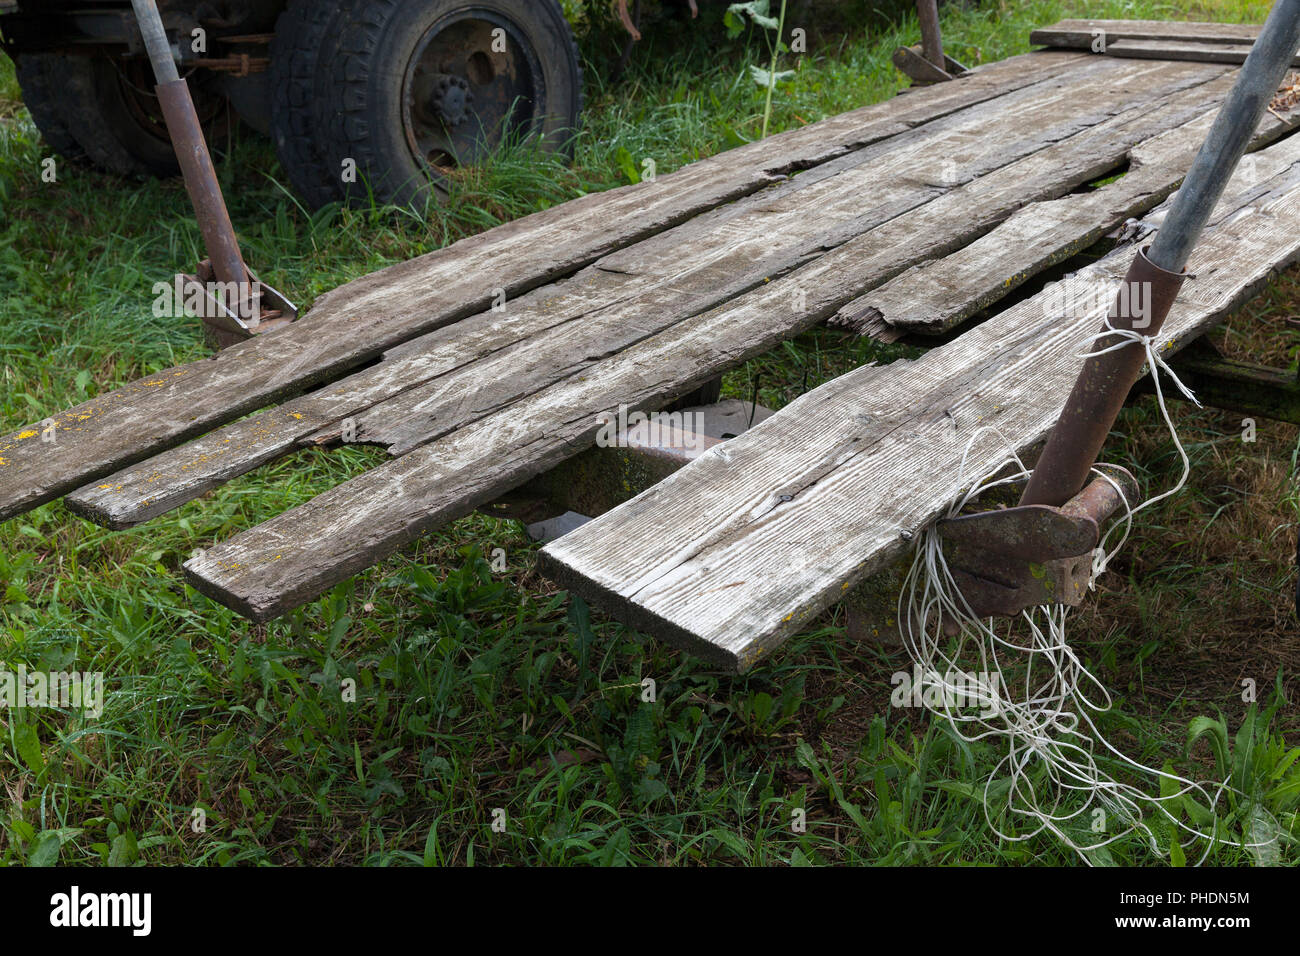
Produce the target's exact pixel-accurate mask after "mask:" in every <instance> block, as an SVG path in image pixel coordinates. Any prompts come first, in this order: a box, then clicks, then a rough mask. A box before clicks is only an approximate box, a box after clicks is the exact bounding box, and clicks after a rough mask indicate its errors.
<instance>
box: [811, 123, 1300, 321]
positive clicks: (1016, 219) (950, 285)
mask: <svg viewBox="0 0 1300 956" xmlns="http://www.w3.org/2000/svg"><path fill="white" fill-rule="evenodd" d="M1214 115H1215V114H1214V113H1213V112H1210V113H1206V114H1204V115H1203V116H1201V117H1199V118H1198V119H1196V120H1193V121H1192V122H1190V123H1188V124H1186V125H1184V126H1181V127H1178V128H1176V129H1172V130H1169V131H1168V132H1165V133H1162V134H1161V135H1159V136H1156V137H1154V138H1153V139H1151V140H1149V141H1147V142H1144V143H1139V144H1138V145H1137V146H1135V147H1134V148H1133V150H1132V151H1131V152H1130V154H1129V169H1128V171H1127V173H1126V174H1125V175H1124V176H1123V177H1121V178H1120V179H1118V180H1116V181H1115V182H1111V183H1107V184H1106V185H1104V186H1102V187H1101V188H1100V189H1096V190H1090V191H1086V192H1080V193H1073V194H1071V195H1068V196H1064V197H1062V198H1060V199H1052V200H1047V201H1044V202H1036V203H1031V204H1029V205H1027V206H1025V207H1024V208H1023V209H1021V210H1019V211H1018V212H1016V213H1015V214H1014V215H1013V216H1011V217H1010V218H1009V219H1008V220H1007V221H1006V222H1004V223H1002V224H1001V225H999V226H998V227H997V228H996V229H994V230H992V231H991V232H989V233H988V234H986V235H984V236H981V237H980V238H979V239H977V240H975V241H974V242H972V243H971V244H969V245H967V246H963V247H962V248H961V249H958V250H957V251H956V252H953V253H952V254H950V255H948V256H945V257H943V258H942V259H932V260H929V261H926V262H922V263H918V264H917V265H915V266H912V267H911V268H910V269H908V270H907V271H906V272H903V273H900V274H899V275H898V276H895V277H894V278H893V279H891V280H889V282H887V283H885V284H884V285H882V286H880V288H878V289H873V290H872V291H871V292H869V293H867V295H865V296H863V297H862V298H860V299H858V300H857V301H855V302H852V303H850V304H849V305H847V306H845V307H844V308H843V309H841V310H840V312H839V313H838V314H837V315H836V316H835V317H834V318H833V319H831V321H830V324H831V325H834V326H839V327H842V328H847V329H850V330H852V331H855V332H858V333H859V334H862V335H870V336H872V337H873V338H876V339H877V340H879V341H884V342H890V341H896V340H897V339H898V338H899V337H900V336H901V335H903V334H904V333H916V334H921V335H942V334H944V333H946V332H949V331H951V330H952V329H953V328H955V327H956V326H958V325H960V324H961V323H962V322H964V321H965V320H967V319H968V318H970V317H971V316H973V315H975V314H976V313H977V312H979V311H981V310H983V309H985V308H988V307H989V306H991V305H993V304H994V303H996V302H998V301H1000V300H1001V299H1002V298H1004V297H1005V296H1007V295H1008V294H1009V293H1011V292H1012V291H1014V290H1015V289H1016V288H1018V287H1019V286H1021V285H1022V284H1023V283H1025V282H1026V281H1028V280H1029V279H1030V278H1031V277H1033V276H1034V275H1037V274H1038V273H1040V272H1042V271H1043V270H1045V269H1047V268H1050V267H1051V266H1054V265H1056V264H1058V263H1060V262H1064V261H1065V260H1066V259H1068V258H1070V256H1072V255H1074V254H1075V253H1076V252H1079V251H1081V250H1083V249H1086V248H1087V247H1089V246H1091V245H1092V244H1093V243H1095V242H1096V241H1097V240H1098V239H1100V238H1101V237H1102V236H1104V235H1106V234H1107V233H1109V232H1111V231H1112V230H1114V229H1115V228H1116V227H1118V226H1120V225H1122V224H1123V223H1124V222H1125V221H1126V220H1128V219H1130V218H1134V217H1138V216H1140V215H1142V214H1143V213H1145V212H1147V211H1148V210H1150V209H1152V208H1153V207H1155V206H1156V205H1157V204H1158V203H1160V202H1161V201H1163V200H1164V199H1165V197H1166V196H1168V195H1169V194H1170V193H1171V192H1173V190H1174V189H1175V188H1176V187H1177V186H1178V184H1179V183H1180V182H1181V180H1182V177H1183V173H1184V172H1185V171H1186V170H1187V169H1188V168H1190V166H1191V163H1192V159H1193V158H1194V157H1195V155H1196V153H1197V151H1198V150H1199V149H1200V147H1201V144H1202V142H1203V141H1204V139H1205V136H1206V134H1207V132H1208V131H1209V128H1210V125H1211V123H1213V121H1214ZM1297 123H1300V110H1296V109H1292V110H1290V111H1288V112H1287V113H1285V114H1282V113H1279V114H1276V115H1273V114H1266V115H1265V117H1264V119H1263V121H1262V122H1261V124H1260V128H1259V130H1258V131H1257V132H1256V134H1255V138H1254V139H1253V141H1252V142H1251V149H1259V148H1261V147H1263V146H1265V145H1267V144H1269V143H1271V142H1273V141H1274V140H1276V139H1277V138H1278V137H1279V136H1281V135H1282V134H1283V133H1286V132H1289V131H1290V130H1293V129H1295V128H1296V125H1297ZM1277 162H1278V160H1276V159H1271V158H1270V157H1269V156H1268V155H1267V154H1255V153H1252V154H1249V155H1247V156H1246V157H1245V158H1243V160H1242V162H1241V165H1240V166H1239V168H1238V169H1237V172H1236V175H1235V177H1234V183H1235V184H1236V186H1237V187H1239V188H1245V187H1246V186H1249V185H1252V184H1253V183H1256V182H1259V181H1261V180H1263V179H1266V178H1268V177H1270V176H1272V175H1273V174H1275V173H1276V172H1277V169H1276V168H1274V167H1275V166H1276V164H1277Z"/></svg>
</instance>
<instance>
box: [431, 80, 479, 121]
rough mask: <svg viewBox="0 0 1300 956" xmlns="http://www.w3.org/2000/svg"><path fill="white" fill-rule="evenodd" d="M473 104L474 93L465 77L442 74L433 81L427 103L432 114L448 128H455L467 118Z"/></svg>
mask: <svg viewBox="0 0 1300 956" xmlns="http://www.w3.org/2000/svg"><path fill="white" fill-rule="evenodd" d="M473 104H474V94H473V93H472V92H471V91H470V88H469V82H468V81H466V80H465V79H463V78H461V77H459V76H449V75H447V74H443V75H441V76H439V77H438V79H437V81H436V82H435V83H434V85H433V95H432V97H431V98H430V103H429V105H430V107H432V109H433V114H434V115H435V116H437V117H438V119H440V120H442V122H443V123H445V124H446V125H447V127H448V128H449V129H455V128H456V127H457V126H460V125H461V124H462V123H464V122H465V120H467V119H469V115H470V112H471V107H472V106H473Z"/></svg>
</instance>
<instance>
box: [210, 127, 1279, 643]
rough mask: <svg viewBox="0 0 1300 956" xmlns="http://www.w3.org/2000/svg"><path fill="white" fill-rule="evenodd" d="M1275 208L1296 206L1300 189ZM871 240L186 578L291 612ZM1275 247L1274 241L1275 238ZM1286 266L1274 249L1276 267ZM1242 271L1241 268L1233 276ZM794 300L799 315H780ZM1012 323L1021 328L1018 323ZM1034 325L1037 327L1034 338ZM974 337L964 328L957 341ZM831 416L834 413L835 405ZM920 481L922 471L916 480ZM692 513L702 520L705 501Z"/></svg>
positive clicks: (522, 476)
mask: <svg viewBox="0 0 1300 956" xmlns="http://www.w3.org/2000/svg"><path fill="white" fill-rule="evenodd" d="M1283 145H1285V144H1283ZM981 182H982V180H977V181H976V183H974V184H971V185H972V186H976V185H978V184H979V183H981ZM945 198H947V197H945ZM967 198H969V197H967ZM1286 198H1287V201H1288V202H1291V203H1300V190H1293V191H1292V192H1291V193H1288V194H1287V197H1286ZM1292 211H1293V209H1292V207H1291V206H1287V207H1286V208H1285V209H1282V208H1280V207H1279V208H1278V209H1275V210H1268V211H1265V210H1258V209H1257V210H1255V211H1254V212H1253V213H1252V214H1243V215H1242V216H1241V217H1239V222H1238V223H1234V224H1233V226H1232V227H1231V229H1232V230H1233V231H1232V232H1229V230H1228V228H1224V229H1222V230H1221V231H1220V234H1219V238H1218V240H1217V241H1218V243H1219V244H1220V246H1222V247H1226V248H1227V249H1228V250H1229V251H1230V252H1233V253H1236V252H1241V253H1243V254H1245V255H1247V259H1248V261H1249V262H1252V263H1253V262H1254V260H1255V259H1256V258H1261V257H1263V256H1262V253H1261V252H1260V250H1259V249H1254V248H1250V247H1249V244H1243V243H1242V242H1241V241H1240V240H1241V236H1240V235H1239V233H1242V232H1243V230H1247V231H1248V230H1249V229H1250V228H1251V223H1254V222H1256V220H1259V221H1263V220H1267V226H1258V225H1256V231H1262V232H1263V233H1264V234H1265V238H1267V237H1268V235H1269V234H1270V230H1271V231H1272V233H1273V234H1275V233H1276V232H1277V230H1278V225H1277V222H1278V219H1279V216H1281V214H1282V213H1283V212H1287V213H1290V212H1292ZM1251 235H1252V236H1253V233H1251ZM881 238H882V237H880V236H879V235H876V236H872V237H870V238H868V237H860V238H859V239H857V240H854V241H852V242H850V243H846V244H845V245H844V246H843V247H841V248H840V249H837V250H835V251H834V252H831V253H828V254H827V255H825V256H823V257H821V258H820V259H817V260H815V261H813V262H812V263H810V264H808V265H806V266H803V267H802V268H800V269H798V270H796V271H794V272H792V273H791V274H790V275H788V276H785V277H782V278H780V279H776V280H774V281H773V282H771V283H769V284H767V285H765V286H761V287H759V288H757V289H755V290H753V291H752V292H749V293H747V294H746V295H744V296H741V297H739V298H738V299H735V300H733V301H732V302H730V303H728V304H726V305H724V306H721V307H719V308H717V309H714V310H711V311H710V312H707V313H704V314H703V315H699V316H694V317H692V318H691V319H688V320H686V321H685V322H682V323H679V324H678V325H676V326H674V327H673V328H671V329H670V330H667V331H666V332H663V333H660V334H658V335H655V336H652V337H651V338H649V339H646V340H645V341H643V342H640V343H638V344H637V345H635V346H633V347H632V348H629V349H626V350H624V351H622V352H619V353H618V354H616V355H614V356H612V357H610V358H609V359H607V360H606V361H605V362H604V363H602V364H601V367H600V369H599V374H591V375H577V376H573V377H571V378H568V379H565V380H564V381H562V382H559V383H557V384H555V385H552V386H550V387H549V388H546V389H544V390H542V391H540V392H537V393H534V394H532V395H529V396H528V397H527V398H525V399H523V400H521V401H519V402H517V403H515V404H513V405H511V406H509V407H507V408H505V409H502V410H500V411H498V412H496V413H494V414H491V415H488V416H486V417H485V418H482V419H480V420H479V421H476V422H474V423H472V424H470V425H468V426H466V427H464V428H462V429H459V430H458V431H456V432H453V433H452V434H450V435H447V436H444V437H443V438H440V439H438V440H437V441H435V442H433V443H431V444H429V445H425V446H422V447H420V448H417V449H416V450H414V451H412V452H411V453H410V454H408V455H407V456H405V457H403V458H401V459H399V460H397V461H395V462H392V463H390V464H387V465H383V466H380V467H379V468H376V469H374V470H373V471H371V472H369V473H367V474H365V475H362V476H359V477H357V478H354V479H352V480H351V481H349V482H346V483H344V484H342V485H340V486H338V487H337V488H334V489H332V490H330V491H327V492H325V493H324V494H322V495H320V496H318V497H316V498H314V499H312V500H311V501H310V502H307V503H306V504H304V505H302V506H300V507H299V508H296V509H294V510H292V511H289V512H285V513H284V514H282V515H279V516H277V517H275V518H273V519H271V520H270V521H267V522H265V523H263V524H261V525H258V526H257V527H255V528H252V529H250V530H248V531H245V532H243V533H241V534H239V535H236V536H235V537H234V538H232V539H231V540H229V541H227V542H224V543H222V544H219V545H216V546H214V547H213V548H211V549H209V550H208V551H207V552H206V553H205V554H204V555H203V556H201V557H199V558H196V559H194V560H193V561H191V562H189V563H188V564H187V565H186V573H187V576H188V578H189V580H190V581H191V582H192V583H193V584H194V585H195V586H196V587H197V588H198V589H199V590H201V591H202V592H204V593H206V594H208V595H209V596H211V597H213V598H215V599H217V600H219V601H221V602H222V603H225V604H227V605H228V606H229V607H232V608H235V609H236V610H238V611H239V612H240V613H242V614H245V615H246V616H249V617H251V618H254V619H256V620H265V619H267V618H270V617H274V616H276V615H278V614H282V613H284V612H285V611H286V610H288V609H290V608H292V607H295V606H298V605H300V604H303V603H305V602H307V601H309V600H311V599H312V598H313V597H315V596H317V595H319V594H320V593H321V592H323V591H324V590H325V589H327V588H328V587H330V586H331V585H333V584H336V583H338V582H339V581H342V580H345V579H346V578H348V577H350V576H351V575H352V574H355V573H356V572H357V571H360V570H361V569H363V568H365V567H368V566H369V565H370V564H373V563H375V562H376V561H378V560H382V559H383V558H384V557H386V556H387V555H390V554H392V553H393V552H394V551H396V550H397V549H398V548H400V547H401V546H402V545H404V544H406V543H407V542H409V541H411V540H413V539H414V538H416V537H418V536H419V535H420V534H422V533H423V532H425V531H427V530H429V529H431V528H434V527H437V526H439V525H441V524H443V523H445V522H446V521H449V520H451V519H453V518H455V517H457V516H459V515H461V514H464V513H467V511H468V510H470V509H473V508H475V507H478V506H480V505H482V504H485V503H487V502H488V501H491V500H493V499H495V498H496V497H499V496H500V495H502V494H504V493H505V492H507V491H509V490H510V489H511V488H513V487H517V486H518V485H519V484H522V483H523V482H524V481H526V480H528V479H529V478H531V477H533V476H534V475H536V474H538V473H540V472H543V471H545V470H547V469H548V468H550V467H553V466H554V465H555V464H556V463H557V462H558V461H560V460H563V459H564V458H568V457H571V456H572V455H574V454H576V453H577V452H579V451H582V450H583V449H584V448H586V447H589V446H590V445H591V444H592V443H593V442H594V440H595V435H596V432H597V430H598V428H599V424H598V422H599V416H601V415H606V414H611V413H616V412H617V410H618V406H619V404H620V403H623V404H626V405H627V406H628V407H630V408H634V409H635V408H644V407H647V406H652V405H653V404H654V403H655V402H656V401H657V400H658V399H661V398H662V397H663V396H664V395H667V394H672V393H673V391H674V390H675V389H680V388H689V387H692V386H694V385H697V384H699V383H700V382H702V381H705V380H707V379H708V378H709V377H711V376H712V375H714V374H715V373H716V371H717V370H719V369H722V368H726V367H729V366H731V365H734V364H737V363H738V362H740V361H743V360H745V359H746V358H749V357H752V356H754V355H758V354H761V353H762V352H764V351H766V350H768V349H770V348H771V347H773V346H774V345H775V344H776V343H777V342H779V341H781V340H782V339H784V338H787V337H788V336H789V335H790V334H792V333H793V332H796V331H798V330H799V329H800V328H806V327H808V326H810V325H812V324H815V323H817V322H819V321H822V320H824V319H826V318H829V316H830V315H832V314H834V312H835V311H836V310H837V309H838V308H839V307H840V306H841V305H843V304H844V303H845V302H847V301H850V300H851V299H852V298H854V297H855V296H857V295H858V294H860V285H859V283H860V282H862V281H863V280H862V279H861V276H863V275H870V274H872V272H873V271H874V270H877V269H881V268H887V263H888V262H889V261H890V260H891V257H892V245H893V244H892V243H890V244H882V242H881ZM1287 239H1288V241H1295V242H1300V236H1295V235H1293V234H1292V233H1291V232H1290V231H1287ZM895 241H897V240H895ZM1274 241H1275V242H1277V241H1280V240H1276V237H1275V236H1274ZM1206 248H1208V249H1211V250H1213V249H1214V248H1216V247H1213V246H1210V245H1207V247H1206ZM1289 248H1290V247H1289V246H1288V247H1287V249H1289ZM1220 251H1222V250H1220ZM1287 254H1289V253H1287ZM1284 259H1285V255H1283V254H1282V253H1281V252H1279V253H1278V257H1277V261H1279V262H1280V261H1283V260H1284ZM1229 271H1230V270H1229ZM1248 271H1249V270H1248V268H1245V267H1243V269H1242V270H1241V272H1239V273H1234V276H1239V275H1245V274H1246V273H1247V272H1248ZM868 281H870V280H868ZM1242 288H1244V286H1243V287H1242ZM797 300H798V301H799V306H800V307H798V308H792V304H793V303H794V302H795V301H797ZM1013 311H1014V310H1013ZM1040 318H1041V317H1040ZM1020 320H1023V321H1026V322H1027V321H1028V319H1027V318H1025V317H1024V316H1021V317H1020V319H1018V320H1017V321H1020ZM1044 322H1045V320H1043V321H1040V322H1039V323H1038V325H1037V327H1035V328H1037V330H1038V331H1040V332H1041V331H1042V329H1041V327H1042V326H1043V324H1044ZM1031 325H1032V324H1031ZM981 328H983V327H981ZM979 332H980V329H976V330H975V332H973V333H970V334H969V335H975V334H976V333H979ZM981 334H982V335H983V336H984V337H987V336H988V335H989V333H981ZM969 335H968V336H963V340H965V339H967V338H969ZM1014 341H1015V342H1019V341H1020V340H1019V339H1015V340H1014ZM981 346H982V350H981V351H978V352H976V353H975V354H978V355H982V356H983V357H984V361H985V362H986V363H995V362H996V361H998V359H999V355H1000V349H1002V348H1003V347H1004V346H1005V347H1006V348H1008V349H1011V350H1012V351H1013V352H1014V348H1015V347H1017V346H1015V345H1014V342H1013V343H1012V344H1010V345H1008V344H1006V343H999V342H996V341H982V340H981ZM917 367H918V368H919V369H921V370H922V371H921V372H920V373H919V374H920V377H919V378H918V377H913V378H911V379H909V381H908V383H907V388H908V389H915V390H916V395H917V396H918V397H919V396H923V395H926V394H928V392H929V391H931V390H932V389H933V388H934V387H939V386H941V385H942V384H943V383H944V382H947V381H948V380H949V379H950V378H954V375H955V373H954V372H953V370H952V369H950V368H942V367H941V368H938V369H937V370H936V371H935V372H934V374H933V376H932V377H931V378H932V380H928V381H927V380H926V379H925V376H926V375H928V374H929V372H928V371H927V370H929V369H932V368H934V366H932V365H921V364H920V363H917ZM1030 367H1031V368H1032V366H1030ZM891 368H892V366H891ZM958 378H959V376H958ZM909 394H910V393H909ZM863 400H864V401H867V400H868V399H867V398H864V399H863ZM871 400H872V401H874V399H871ZM890 401H891V402H892V403H893V404H890V403H886V404H885V405H884V406H882V407H884V408H889V407H893V405H898V406H900V407H914V404H915V402H914V399H913V398H909V397H908V395H907V394H904V395H901V396H900V395H894V396H893V397H892V399H891V400H890ZM837 414H840V415H841V416H843V415H844V414H845V412H844V410H843V409H839V410H838V411H837ZM854 414H856V413H850V414H849V418H850V419H852V418H853V415H854ZM936 414H937V413H936ZM943 417H944V416H942V415H941V414H939V415H938V418H940V419H942V418H943ZM919 420H920V419H918V421H919ZM733 441H734V440H733ZM731 444H732V442H728V443H727V444H726V445H724V446H722V447H723V448H724V449H725V448H729V447H731ZM768 451H769V453H770V449H769V450H768ZM791 451H792V452H793V447H792V449H791ZM896 452H897V453H898V454H900V455H902V458H901V459H899V461H901V462H905V461H906V455H905V454H903V451H902V450H896ZM711 454H713V453H712V452H710V453H707V454H706V456H705V457H706V458H707V457H708V456H709V455H711ZM722 454H723V455H724V456H725V455H727V454H728V453H727V452H725V451H723V452H722ZM781 454H782V455H785V451H783V452H782V453H781ZM778 457H779V456H778ZM919 464H920V465H924V464H925V463H924V462H920V463H919ZM928 473H929V472H928V471H927V470H926V469H925V468H924V467H922V468H921V469H920V471H918V474H928ZM863 489H871V490H872V492H873V493H874V492H876V491H877V489H876V488H875V487H874V486H872V485H859V486H858V492H859V493H860V494H861V493H863ZM770 492H771V489H770V488H769V489H766V490H765V491H764V499H763V500H767V497H768V495H769V494H770ZM696 503H697V504H698V505H699V507H700V508H701V509H702V510H703V511H707V510H708V508H707V505H708V501H707V500H705V499H701V500H699V501H697V502H696ZM631 504H632V505H635V504H636V502H632V503H631ZM630 506H631V505H629V507H630ZM683 507H684V508H688V507H689V506H687V505H685V504H683ZM625 514H626V512H625ZM692 526H694V525H693V522H688V523H687V524H686V525H684V526H683V527H684V528H686V527H692ZM656 533H657V534H659V535H660V540H661V543H662V544H664V545H666V546H669V547H672V548H673V550H676V548H675V547H674V545H675V543H676V542H681V541H686V542H690V541H691V540H692V536H691V535H690V534H684V535H683V536H682V537H676V531H675V530H674V531H673V533H671V534H665V532H664V531H663V529H662V528H660V529H659V530H658V531H657V532H656ZM696 543H698V542H696ZM691 547H692V545H691V544H689V543H687V544H683V548H682V550H680V555H683V556H684V555H690V554H692V553H694V552H693V551H691V550H690V548H691ZM795 553H797V551H796V552H795ZM634 570H635V569H634ZM791 570H792V573H793V572H794V571H795V570H797V569H793V568H792V569H791ZM778 576H779V575H778ZM720 586H721V585H720ZM752 586H754V585H753V582H751V587H752ZM629 613H636V612H629ZM674 626H675V625H671V624H670V625H666V627H674ZM680 631H681V629H680V628H678V631H677V632H674V633H678V632H680ZM678 636H682V634H681V633H679V634H678ZM682 639H683V640H688V638H686V637H684V636H682Z"/></svg>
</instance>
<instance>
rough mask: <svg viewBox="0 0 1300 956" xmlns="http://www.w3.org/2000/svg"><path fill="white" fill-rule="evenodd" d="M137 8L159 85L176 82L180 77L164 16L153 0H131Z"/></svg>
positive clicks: (146, 46) (155, 77)
mask: <svg viewBox="0 0 1300 956" xmlns="http://www.w3.org/2000/svg"><path fill="white" fill-rule="evenodd" d="M131 6H133V7H134V8H135V19H136V22H137V23H139V24H140V34H141V35H142V36H143V37H144V48H145V50H147V51H148V53H149V61H150V62H151V63H152V64H153V75H154V79H155V80H156V81H157V83H158V85H159V86H162V85H163V84H164V83H174V82H176V81H177V80H179V79H180V74H179V73H177V72H176V61H175V60H174V59H173V58H172V45H171V43H169V42H168V41H167V30H166V29H165V28H164V27H163V22H162V17H161V16H159V15H158V7H157V6H155V5H154V2H153V0H131Z"/></svg>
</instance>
